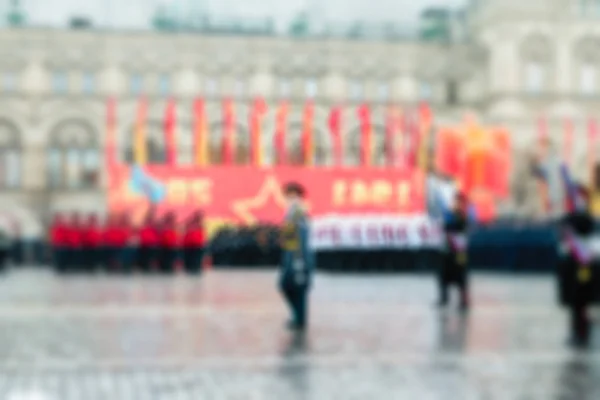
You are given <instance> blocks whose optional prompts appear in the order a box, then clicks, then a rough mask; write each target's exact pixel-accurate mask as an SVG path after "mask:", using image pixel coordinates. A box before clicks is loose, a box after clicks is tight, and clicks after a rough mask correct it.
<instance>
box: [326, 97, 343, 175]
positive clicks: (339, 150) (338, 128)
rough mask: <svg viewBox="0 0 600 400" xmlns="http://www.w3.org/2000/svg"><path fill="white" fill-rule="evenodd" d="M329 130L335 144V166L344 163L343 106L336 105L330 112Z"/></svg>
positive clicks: (333, 144)
mask: <svg viewBox="0 0 600 400" xmlns="http://www.w3.org/2000/svg"><path fill="white" fill-rule="evenodd" d="M329 131H330V132H331V143H332V146H333V160H334V161H333V163H334V165H335V166H338V167H339V166H342V165H343V164H344V149H343V144H342V108H341V107H339V106H336V107H334V108H332V109H331V112H330V114H329Z"/></svg>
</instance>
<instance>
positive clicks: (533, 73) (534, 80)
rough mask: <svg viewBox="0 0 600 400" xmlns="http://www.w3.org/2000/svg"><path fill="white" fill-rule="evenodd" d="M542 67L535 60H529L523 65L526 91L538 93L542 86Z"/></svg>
mask: <svg viewBox="0 0 600 400" xmlns="http://www.w3.org/2000/svg"><path fill="white" fill-rule="evenodd" d="M544 78H545V77H544V67H542V65H541V64H539V63H536V62H530V63H528V64H527V65H526V67H525V89H526V90H527V93H530V94H537V93H540V92H541V91H542V89H543V86H544Z"/></svg>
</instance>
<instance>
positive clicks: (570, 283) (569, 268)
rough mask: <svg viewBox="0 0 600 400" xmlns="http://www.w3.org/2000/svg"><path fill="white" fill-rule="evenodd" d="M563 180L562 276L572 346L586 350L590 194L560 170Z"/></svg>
mask: <svg viewBox="0 0 600 400" xmlns="http://www.w3.org/2000/svg"><path fill="white" fill-rule="evenodd" d="M562 173H563V179H564V181H565V184H566V187H567V192H568V202H569V204H568V210H569V211H568V212H567V214H566V215H565V216H564V218H563V219H562V221H561V222H562V224H561V225H562V232H561V234H562V243H563V248H564V249H565V251H566V254H565V257H564V259H563V262H562V268H561V276H562V278H563V279H564V281H565V282H564V285H565V289H566V293H567V295H566V296H565V297H566V301H567V303H568V305H569V310H570V314H571V318H570V320H571V323H570V325H571V327H570V331H571V342H572V344H574V345H576V346H585V345H587V344H588V342H589V339H590V331H591V322H590V317H589V310H588V308H589V306H590V304H591V303H592V301H593V300H594V280H593V274H592V272H593V267H594V266H593V263H594V261H595V260H594V254H593V247H592V244H591V241H592V240H593V236H594V219H593V217H592V214H591V212H590V204H589V192H588V190H587V189H586V188H585V187H584V186H580V185H579V186H577V185H575V184H573V183H572V181H571V180H570V178H569V174H568V171H567V170H566V168H565V167H564V166H563V167H562Z"/></svg>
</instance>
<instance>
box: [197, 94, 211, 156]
mask: <svg viewBox="0 0 600 400" xmlns="http://www.w3.org/2000/svg"><path fill="white" fill-rule="evenodd" d="M208 137H209V133H208V127H207V121H206V110H205V107H204V101H203V100H201V99H196V100H195V101H194V162H195V164H196V165H199V166H206V165H208V164H209V157H208Z"/></svg>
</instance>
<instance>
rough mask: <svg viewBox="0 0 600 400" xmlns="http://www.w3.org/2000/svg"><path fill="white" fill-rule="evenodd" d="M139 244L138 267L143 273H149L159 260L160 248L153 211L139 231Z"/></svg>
mask: <svg viewBox="0 0 600 400" xmlns="http://www.w3.org/2000/svg"><path fill="white" fill-rule="evenodd" d="M139 242H140V247H139V249H138V266H139V267H140V269H141V271H142V273H149V272H151V271H152V266H153V265H155V263H156V262H157V260H158V258H159V253H158V249H159V246H160V237H159V231H158V227H157V225H156V220H155V216H154V210H152V209H151V210H150V211H148V214H146V219H145V221H144V223H143V225H142V227H141V228H140V230H139Z"/></svg>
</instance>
